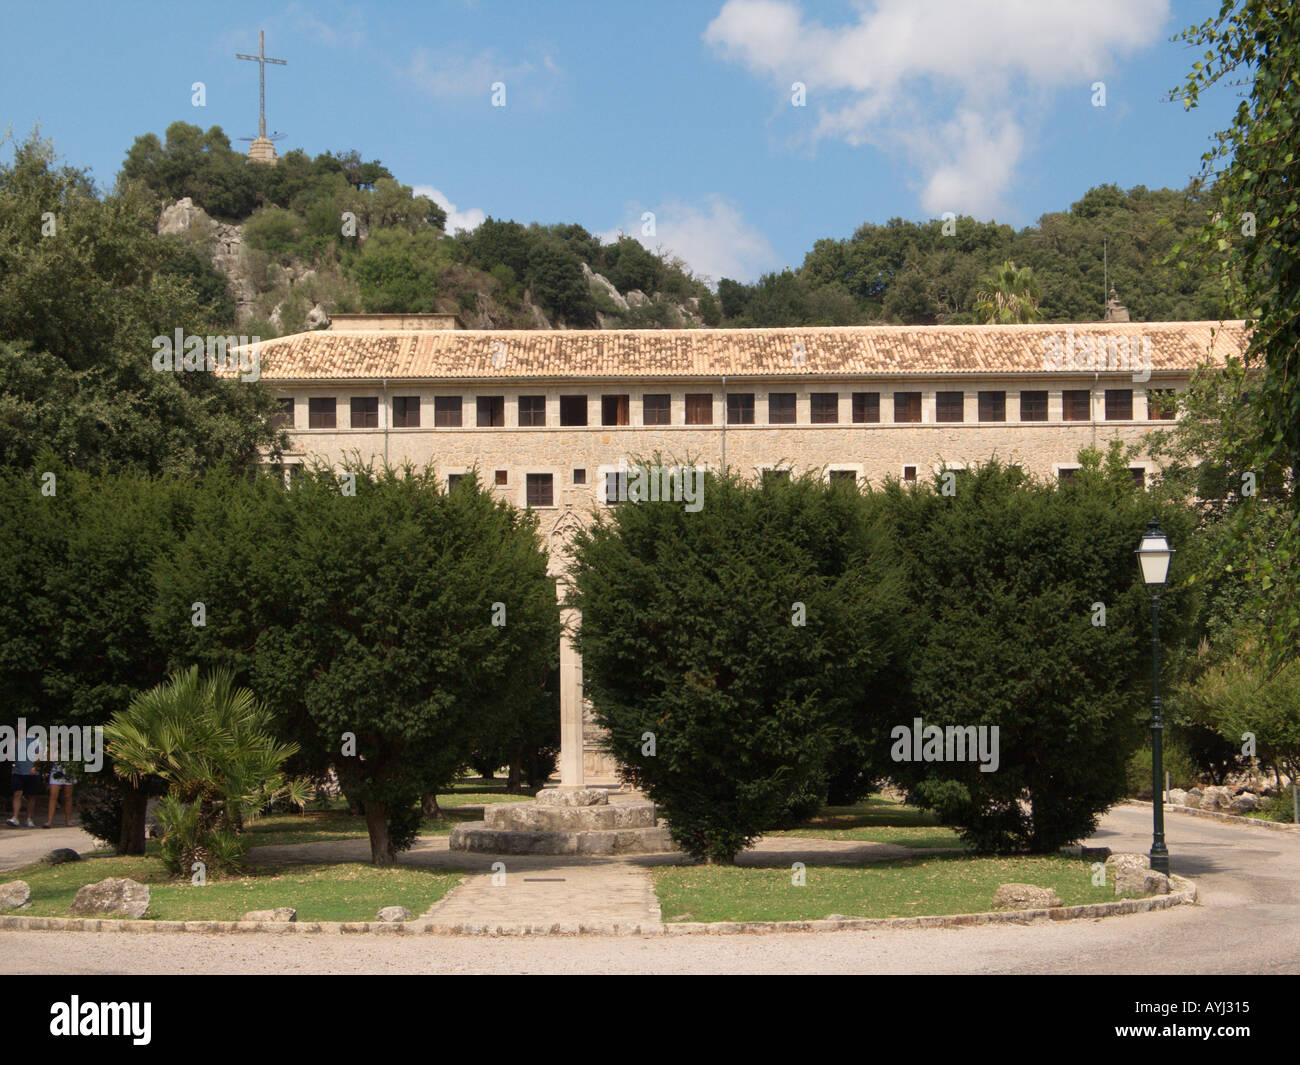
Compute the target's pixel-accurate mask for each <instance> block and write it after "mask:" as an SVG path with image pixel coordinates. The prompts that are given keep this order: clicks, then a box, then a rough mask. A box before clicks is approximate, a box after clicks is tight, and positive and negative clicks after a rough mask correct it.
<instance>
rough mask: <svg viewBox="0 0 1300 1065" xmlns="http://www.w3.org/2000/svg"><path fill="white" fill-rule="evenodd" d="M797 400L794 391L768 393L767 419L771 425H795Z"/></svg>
mask: <svg viewBox="0 0 1300 1065" xmlns="http://www.w3.org/2000/svg"><path fill="white" fill-rule="evenodd" d="M796 417H797V415H796V413H795V400H794V393H793V392H769V393H768V394H767V421H768V424H769V425H794V423H795V419H796Z"/></svg>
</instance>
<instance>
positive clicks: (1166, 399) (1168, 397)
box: [1147, 388, 1178, 422]
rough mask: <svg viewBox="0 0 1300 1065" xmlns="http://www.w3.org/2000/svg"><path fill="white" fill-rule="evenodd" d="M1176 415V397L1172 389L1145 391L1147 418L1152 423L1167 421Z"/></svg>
mask: <svg viewBox="0 0 1300 1065" xmlns="http://www.w3.org/2000/svg"><path fill="white" fill-rule="evenodd" d="M1177 413H1178V395H1177V393H1176V392H1175V391H1174V390H1173V389H1172V388H1152V389H1148V390H1147V417H1148V418H1149V419H1151V420H1152V421H1154V422H1161V421H1169V420H1171V419H1172V418H1173V417H1174V416H1175V415H1176V414H1177Z"/></svg>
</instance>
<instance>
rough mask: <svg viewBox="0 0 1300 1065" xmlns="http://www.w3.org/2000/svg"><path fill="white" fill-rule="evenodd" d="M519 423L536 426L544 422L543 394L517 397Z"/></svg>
mask: <svg viewBox="0 0 1300 1065" xmlns="http://www.w3.org/2000/svg"><path fill="white" fill-rule="evenodd" d="M519 424H520V425H522V426H538V425H545V424H546V397H545V396H520V397H519Z"/></svg>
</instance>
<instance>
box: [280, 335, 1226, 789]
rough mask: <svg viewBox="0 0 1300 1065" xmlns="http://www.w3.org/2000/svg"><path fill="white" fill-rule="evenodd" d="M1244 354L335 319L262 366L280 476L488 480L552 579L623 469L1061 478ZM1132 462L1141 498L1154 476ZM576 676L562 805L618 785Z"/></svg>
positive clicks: (1116, 345)
mask: <svg viewBox="0 0 1300 1065" xmlns="http://www.w3.org/2000/svg"><path fill="white" fill-rule="evenodd" d="M1246 343H1247V336H1246V332H1245V328H1244V323H1242V322H1240V321H1225V322H1160V323H1135V322H1104V323H1084V324H1074V325H1030V326H928V327H919V326H918V327H912V326H861V327H826V328H801V329H749V330H727V329H681V330H536V331H510V330H498V331H493V330H464V329H460V328H459V321H458V320H457V319H456V317H455V316H454V315H447V314H437V315H355V316H345V315H338V316H336V317H335V319H334V321H333V323H332V326H331V328H330V329H329V330H322V331H316V332H309V333H299V334H295V335H293V336H288V337H281V338H278V339H275V340H270V341H266V342H263V343H262V344H260V345H258V354H259V360H260V372H261V379H262V381H264V382H265V384H266V385H267V386H268V387H269V388H270V389H271V390H272V391H273V392H274V393H275V394H276V395H278V396H280V397H282V400H283V401H284V402H285V404H286V416H287V418H288V421H287V424H286V429H287V431H288V433H289V437H290V440H291V446H290V448H289V450H288V452H287V453H286V454H285V456H284V462H285V463H286V464H288V465H293V464H296V463H301V462H304V461H312V460H323V461H326V462H329V463H332V464H336V465H337V464H340V463H342V462H343V461H344V459H345V458H346V457H350V456H353V455H355V454H357V453H360V455H361V457H362V458H363V459H370V460H374V461H375V462H377V463H379V462H384V461H387V462H389V463H391V464H394V465H398V464H402V463H408V462H409V463H413V464H415V465H417V466H423V465H425V464H426V463H433V464H434V465H435V467H436V469H437V471H438V473H439V475H440V476H441V477H443V478H444V479H448V478H450V479H453V480H454V478H455V477H457V476H458V475H462V474H464V473H465V472H466V471H468V470H470V469H472V468H475V467H477V469H478V471H479V476H480V479H481V480H482V482H483V483H484V484H485V485H486V486H487V487H488V488H489V490H491V491H492V492H493V493H495V494H496V495H497V496H499V497H500V498H503V499H507V500H509V501H511V502H512V503H515V504H516V505H518V506H521V507H523V506H529V505H531V506H533V507H534V508H535V509H536V510H538V512H539V513H540V515H541V519H542V520H541V528H542V532H543V534H544V535H545V536H546V537H547V540H548V546H549V548H550V550H551V552H552V556H553V560H554V565H553V572H555V573H556V574H557V575H558V574H559V572H560V571H561V566H562V562H563V559H564V555H565V542H566V540H567V538H568V537H569V536H570V535H571V534H572V531H573V530H574V528H576V527H577V526H578V525H579V524H581V523H582V522H584V521H586V520H587V519H588V517H589V516H590V515H591V514H592V513H594V512H595V510H597V509H598V508H601V507H603V506H606V505H607V504H606V502H605V499H604V496H603V488H604V485H605V480H604V477H603V476H602V473H603V472H604V471H608V470H612V469H615V468H617V466H618V464H619V463H620V461H631V460H634V459H636V458H638V457H640V458H650V457H651V456H653V455H655V454H659V455H661V456H662V457H663V460H664V461H665V462H667V463H690V464H692V465H703V466H707V467H709V468H712V469H720V468H722V467H723V466H724V465H725V466H727V467H729V468H731V469H733V470H737V471H739V472H741V473H742V474H744V475H748V476H757V475H759V474H760V473H761V472H762V471H763V470H765V469H769V468H772V467H787V468H791V469H792V470H793V471H794V472H796V473H799V472H803V471H806V470H817V471H820V472H821V473H822V475H824V476H834V475H839V476H845V477H848V476H852V477H853V478H854V479H855V480H858V481H865V482H869V483H871V484H876V485H878V484H881V483H882V482H884V481H885V480H886V479H887V478H891V477H892V478H899V479H903V480H911V479H917V480H921V481H926V480H928V479H930V478H931V477H932V476H933V474H934V473H935V472H937V471H938V470H940V469H941V468H943V467H945V466H946V467H949V468H961V467H963V466H966V465H968V464H971V463H976V462H983V461H986V460H988V459H989V458H990V457H993V456H996V457H997V458H998V459H1000V460H1002V461H1004V462H1009V463H1018V464H1020V465H1021V466H1023V467H1025V468H1026V469H1027V470H1028V471H1029V472H1031V473H1033V474H1035V475H1038V476H1040V477H1046V478H1051V477H1057V476H1061V475H1062V473H1063V472H1068V471H1069V470H1070V469H1073V468H1075V467H1076V466H1077V464H1078V462H1077V455H1078V452H1079V451H1080V450H1081V449H1082V448H1084V447H1090V446H1091V447H1100V448H1105V446H1106V445H1107V444H1108V443H1109V442H1110V441H1111V440H1114V439H1119V440H1122V441H1124V442H1125V443H1134V444H1136V443H1139V442H1140V441H1141V440H1142V438H1143V436H1144V435H1145V434H1146V433H1148V432H1149V431H1151V430H1152V429H1155V428H1159V427H1160V426H1161V425H1162V424H1168V423H1167V421H1166V420H1164V419H1161V418H1158V417H1156V416H1155V415H1157V414H1158V413H1159V409H1158V407H1159V405H1158V404H1157V403H1156V402H1154V399H1155V397H1156V394H1157V393H1165V394H1169V393H1172V392H1176V391H1178V390H1181V389H1183V388H1185V387H1186V385H1187V382H1188V380H1189V378H1190V376H1191V373H1192V371H1193V370H1194V369H1195V368H1196V367H1197V366H1198V365H1201V364H1202V363H1207V362H1208V363H1210V364H1214V365H1221V364H1222V363H1223V361H1224V359H1225V358H1226V357H1228V356H1236V357H1240V356H1241V355H1242V354H1243V352H1244V350H1245V347H1246ZM584 397H585V402H584ZM662 397H667V398H666V399H664V398H662ZM728 397H731V399H730V402H729V400H728ZM665 407H666V415H665V414H664V413H663V411H664V408H665ZM665 416H666V418H667V424H655V422H656V421H662V420H663V418H664V417H665ZM916 417H919V421H917V420H906V419H909V418H911V419H915V418H916ZM790 419H793V420H790ZM575 422H577V423H578V424H573V423H575ZM1131 465H1132V467H1133V469H1134V471H1135V476H1136V477H1141V478H1143V479H1145V477H1146V475H1147V474H1148V473H1149V472H1150V471H1151V470H1152V469H1153V468H1154V467H1153V463H1152V461H1151V459H1150V458H1149V457H1146V456H1140V457H1139V458H1138V459H1136V460H1134V462H1133V463H1132V464H1131ZM567 620H568V621H569V622H570V623H576V619H572V618H569V619H567ZM581 670H582V664H581V661H580V660H579V659H578V657H577V655H576V654H574V652H573V649H572V647H571V646H569V645H568V641H567V640H566V641H565V644H564V646H563V647H562V649H561V672H562V678H563V680H562V693H561V703H562V732H563V740H564V743H563V751H562V755H561V773H562V779H563V782H564V784H565V785H568V786H579V785H581V784H582V783H583V779H584V777H589V776H591V775H592V774H593V773H596V774H604V773H606V772H607V771H608V768H609V767H608V765H607V764H606V763H605V761H604V759H603V758H602V757H601V756H600V754H599V752H598V751H597V750H596V749H595V745H594V743H593V740H592V735H591V730H590V728H587V729H585V730H584V727H583V722H584V718H585V716H586V715H584V714H583V713H582V711H581V709H580V708H581V706H582V701H581V683H582V681H581ZM584 732H585V733H586V741H585V742H584V740H583V736H584ZM579 752H582V753H579Z"/></svg>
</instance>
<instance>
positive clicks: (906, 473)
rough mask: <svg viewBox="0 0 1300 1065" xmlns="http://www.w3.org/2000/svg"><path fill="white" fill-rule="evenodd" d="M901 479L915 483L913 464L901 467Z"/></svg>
mask: <svg viewBox="0 0 1300 1065" xmlns="http://www.w3.org/2000/svg"><path fill="white" fill-rule="evenodd" d="M903 480H904V481H908V482H911V483H912V484H915V483H916V467H915V466H904V467H903Z"/></svg>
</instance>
